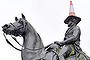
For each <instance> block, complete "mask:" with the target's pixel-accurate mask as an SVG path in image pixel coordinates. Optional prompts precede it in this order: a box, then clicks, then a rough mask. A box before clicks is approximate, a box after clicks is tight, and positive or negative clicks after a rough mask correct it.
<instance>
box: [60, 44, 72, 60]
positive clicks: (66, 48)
mask: <svg viewBox="0 0 90 60" xmlns="http://www.w3.org/2000/svg"><path fill="white" fill-rule="evenodd" d="M71 51H72V48H71V47H70V46H68V45H65V46H63V48H62V49H61V51H60V53H59V60H65V58H66V57H67V56H68V55H69V54H70V53H71Z"/></svg>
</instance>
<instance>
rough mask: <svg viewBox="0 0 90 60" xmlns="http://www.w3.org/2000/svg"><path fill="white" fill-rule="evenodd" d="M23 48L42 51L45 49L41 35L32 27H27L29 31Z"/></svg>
mask: <svg viewBox="0 0 90 60" xmlns="http://www.w3.org/2000/svg"><path fill="white" fill-rule="evenodd" d="M23 46H24V47H26V48H29V49H40V48H43V47H44V46H43V43H42V40H41V38H40V36H39V34H38V33H37V32H36V31H35V30H34V28H33V27H32V26H31V25H30V26H29V27H27V31H26V34H25V36H24V41H23Z"/></svg>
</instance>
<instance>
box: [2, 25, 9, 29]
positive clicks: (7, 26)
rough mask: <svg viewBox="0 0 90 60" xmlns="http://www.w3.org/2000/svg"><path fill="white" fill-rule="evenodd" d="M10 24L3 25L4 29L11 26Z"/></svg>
mask: <svg viewBox="0 0 90 60" xmlns="http://www.w3.org/2000/svg"><path fill="white" fill-rule="evenodd" d="M9 27H10V26H9V25H8V24H5V25H4V26H2V28H3V29H7V28H9Z"/></svg>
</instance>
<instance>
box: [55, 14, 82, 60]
mask: <svg viewBox="0 0 90 60" xmlns="http://www.w3.org/2000/svg"><path fill="white" fill-rule="evenodd" d="M80 21H81V18H80V17H77V16H73V15H72V16H68V17H67V18H66V20H65V21H64V23H65V24H67V25H68V27H69V28H68V29H67V31H66V33H65V37H64V40H63V41H62V42H58V41H56V42H54V43H56V44H58V45H60V46H63V47H62V49H61V51H60V53H59V58H60V60H65V58H67V57H69V56H71V55H72V54H73V55H74V54H75V52H76V51H77V52H79V51H81V48H80V35H81V31H80V28H79V26H77V24H78V23H79V22H80Z"/></svg>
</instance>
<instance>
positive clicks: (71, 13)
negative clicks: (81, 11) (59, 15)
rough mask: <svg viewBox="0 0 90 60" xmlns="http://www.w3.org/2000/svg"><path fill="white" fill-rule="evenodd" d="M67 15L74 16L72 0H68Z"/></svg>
mask: <svg viewBox="0 0 90 60" xmlns="http://www.w3.org/2000/svg"><path fill="white" fill-rule="evenodd" d="M69 16H75V12H74V7H73V3H72V1H70V9H69Z"/></svg>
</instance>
